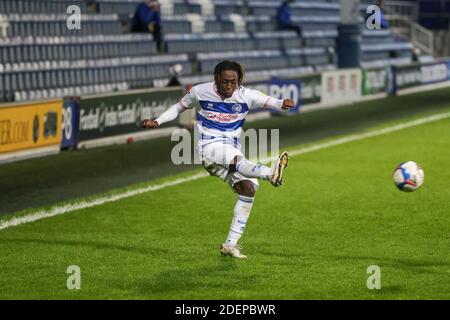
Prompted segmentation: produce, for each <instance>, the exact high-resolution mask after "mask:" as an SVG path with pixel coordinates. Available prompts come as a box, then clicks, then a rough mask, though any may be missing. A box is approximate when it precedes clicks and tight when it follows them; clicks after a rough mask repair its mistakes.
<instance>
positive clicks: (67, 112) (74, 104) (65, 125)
mask: <svg viewBox="0 0 450 320" xmlns="http://www.w3.org/2000/svg"><path fill="white" fill-rule="evenodd" d="M79 103H80V101H79V98H66V99H64V104H63V117H62V141H61V148H63V149H65V148H72V147H75V146H76V144H77V142H78V124H79V122H80V105H79Z"/></svg>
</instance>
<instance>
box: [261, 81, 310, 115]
mask: <svg viewBox="0 0 450 320" xmlns="http://www.w3.org/2000/svg"><path fill="white" fill-rule="evenodd" d="M267 86H268V90H269V96H271V97H274V98H276V99H292V100H293V101H294V103H295V106H294V108H292V109H291V110H289V112H298V111H299V110H300V93H301V88H302V84H301V82H300V81H299V80H270V81H268V82H267ZM271 111H272V112H277V111H274V110H271Z"/></svg>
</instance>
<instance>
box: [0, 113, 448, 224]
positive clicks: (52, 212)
mask: <svg viewBox="0 0 450 320" xmlns="http://www.w3.org/2000/svg"><path fill="white" fill-rule="evenodd" d="M449 117H450V112H446V113H440V114H436V115H432V116H427V117H423V118H420V119H417V120H413V121H409V122H405V123H402V124H397V125H394V126H391V127H387V128H384V129H379V130H375V131H372V132H366V133H361V134H353V135H349V136H346V137H343V138H339V139H335V140H332V141H329V142H326V143H319V144H315V145H312V146H310V147H307V148H300V149H294V150H291V152H290V153H291V156H296V155H301V154H305V153H309V152H314V151H317V150H321V149H324V148H330V147H333V146H338V145H341V144H345V143H349V142H352V141H358V140H363V139H367V138H371V137H375V136H379V135H384V134H388V133H391V132H395V131H398V130H403V129H407V128H412V127H415V126H419V125H422V124H426V123H430V122H434V121H439V120H442V119H446V118H449ZM273 160H274V158H270V159H264V160H263V161H262V162H263V163H267V162H270V161H273ZM207 176H208V174H206V173H205V172H202V173H196V174H194V175H191V176H189V177H186V178H181V179H177V180H174V181H170V182H165V183H162V184H159V185H150V186H146V187H143V188H138V189H135V190H131V191H127V192H124V193H119V194H115V195H112V196H106V197H105V196H103V197H99V198H97V199H94V200H91V201H79V202H75V203H69V204H66V205H63V206H55V207H53V208H51V209H48V210H41V211H38V212H35V213H31V214H27V215H24V216H20V217H13V218H11V219H5V220H0V230H3V229H7V228H10V227H15V226H18V225H22V224H25V223H31V222H34V221H38V220H41V219H46V218H50V217H54V216H58V215H63V214H66V213H70V212H73V211H77V210H82V209H86V208H91V207H95V206H99V205H103V204H105V203H110V202H116V201H119V200H121V199H125V198H128V197H132V196H135V195H139V194H143V193H147V192H151V191H156V190H160V189H163V188H167V187H171V186H175V185H178V184H182V183H186V182H189V181H193V180H197V179H200V178H204V177H207Z"/></svg>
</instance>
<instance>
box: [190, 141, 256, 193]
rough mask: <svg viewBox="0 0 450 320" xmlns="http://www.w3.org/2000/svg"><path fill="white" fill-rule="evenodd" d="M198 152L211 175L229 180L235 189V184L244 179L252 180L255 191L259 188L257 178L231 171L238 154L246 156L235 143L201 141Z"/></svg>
mask: <svg viewBox="0 0 450 320" xmlns="http://www.w3.org/2000/svg"><path fill="white" fill-rule="evenodd" d="M198 153H199V156H200V160H201V161H202V164H203V167H204V168H205V169H206V171H208V172H209V174H210V175H211V176H216V177H219V178H220V179H222V180H223V181H226V182H228V184H229V185H230V187H231V188H232V189H233V191H234V184H235V183H236V182H239V181H243V180H248V181H251V182H252V183H253V185H254V187H255V191H256V190H257V189H258V188H259V184H258V180H257V179H255V178H248V177H246V176H244V175H242V174H240V173H239V172H237V171H235V172H232V173H229V168H230V164H231V163H232V161H233V159H234V158H235V157H236V156H240V157H242V158H245V156H244V155H243V154H242V152H241V150H240V149H238V148H237V147H235V146H234V145H232V144H226V143H222V142H209V143H204V144H203V145H202V144H200V143H199V147H198Z"/></svg>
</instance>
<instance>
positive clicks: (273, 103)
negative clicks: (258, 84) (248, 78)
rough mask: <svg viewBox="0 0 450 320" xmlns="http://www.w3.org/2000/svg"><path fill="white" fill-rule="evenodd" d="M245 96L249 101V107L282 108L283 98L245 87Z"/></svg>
mask: <svg viewBox="0 0 450 320" xmlns="http://www.w3.org/2000/svg"><path fill="white" fill-rule="evenodd" d="M246 95H247V98H248V100H249V102H250V106H249V107H250V109H256V108H263V109H267V108H270V109H274V110H282V109H281V107H282V106H283V100H280V99H275V98H273V97H270V96H268V95H266V94H264V93H262V92H261V91H258V90H253V89H247V94H246Z"/></svg>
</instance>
